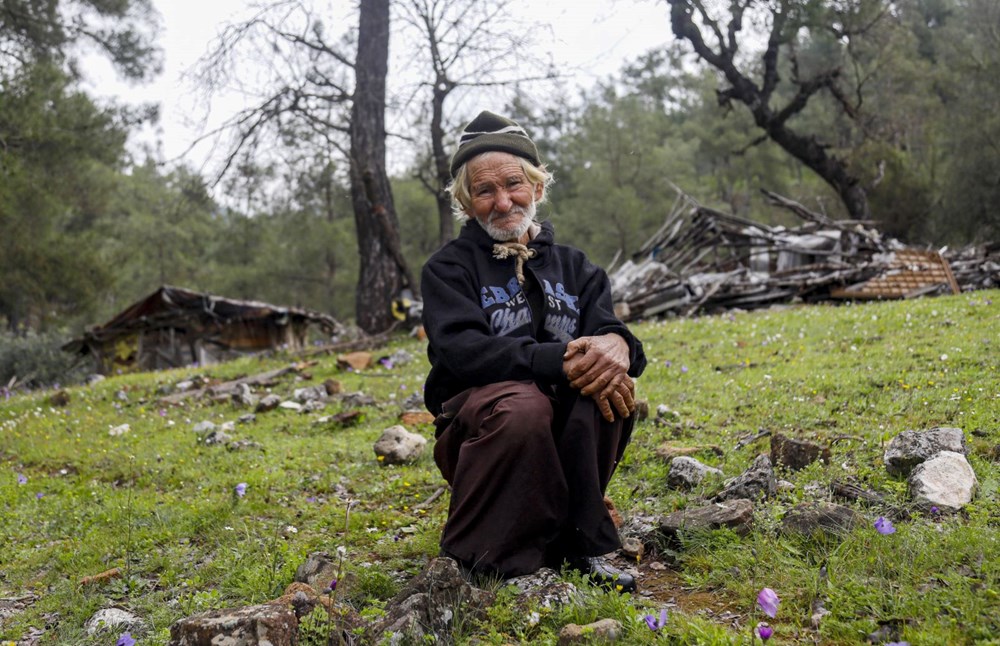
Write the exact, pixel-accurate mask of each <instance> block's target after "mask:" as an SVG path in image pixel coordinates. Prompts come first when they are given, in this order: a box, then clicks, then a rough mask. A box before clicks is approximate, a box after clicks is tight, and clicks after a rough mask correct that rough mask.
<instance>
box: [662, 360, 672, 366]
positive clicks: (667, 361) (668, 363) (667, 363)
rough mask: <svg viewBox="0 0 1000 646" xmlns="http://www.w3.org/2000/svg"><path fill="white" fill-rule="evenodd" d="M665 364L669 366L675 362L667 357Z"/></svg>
mask: <svg viewBox="0 0 1000 646" xmlns="http://www.w3.org/2000/svg"><path fill="white" fill-rule="evenodd" d="M663 365H664V366H666V367H668V368H669V367H670V366H672V365H674V362H673V361H671V360H670V359H667V360H666V361H664V362H663Z"/></svg>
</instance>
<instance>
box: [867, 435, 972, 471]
mask: <svg viewBox="0 0 1000 646" xmlns="http://www.w3.org/2000/svg"><path fill="white" fill-rule="evenodd" d="M941 451H951V452H953V453H961V454H962V455H965V454H966V452H967V451H966V448H965V435H964V434H963V433H962V429H960V428H945V427H935V428H932V429H930V430H929V431H903V432H902V433H900V434H899V435H897V436H896V437H894V438H892V441H891V442H889V445H888V446H887V447H886V448H885V453H884V455H883V459H884V460H885V467H886V470H887V471H888V472H889V473H890V474H891V475H894V476H906V475H909V473H910V471H912V470H913V467H915V466H917V465H918V464H920V463H921V462H923V461H924V460H927V459H928V458H930V457H931V456H933V455H935V454H937V453H940V452H941Z"/></svg>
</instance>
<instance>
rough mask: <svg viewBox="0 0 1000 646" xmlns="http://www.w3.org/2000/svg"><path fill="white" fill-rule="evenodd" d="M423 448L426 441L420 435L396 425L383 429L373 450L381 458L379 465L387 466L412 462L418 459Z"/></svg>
mask: <svg viewBox="0 0 1000 646" xmlns="http://www.w3.org/2000/svg"><path fill="white" fill-rule="evenodd" d="M425 446H427V439H426V438H424V437H423V436H422V435H418V434H416V433H410V432H409V431H407V430H406V429H405V428H403V427H402V426H399V425H396V426H390V427H389V428H387V429H385V431H383V432H382V437H380V438H379V439H378V441H376V442H375V446H374V447H373V448H374V450H375V455H377V456H379V457H381V458H382V460H381V463H382V464H383V465H387V464H405V463H407V462H413V461H414V460H416V459H417V458H419V457H420V455H421V454H422V453H423V451H424V447H425Z"/></svg>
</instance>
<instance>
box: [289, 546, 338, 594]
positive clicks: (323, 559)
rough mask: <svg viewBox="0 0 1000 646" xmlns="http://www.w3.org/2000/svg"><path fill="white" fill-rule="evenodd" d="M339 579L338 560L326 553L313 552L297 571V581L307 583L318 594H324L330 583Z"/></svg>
mask: <svg viewBox="0 0 1000 646" xmlns="http://www.w3.org/2000/svg"><path fill="white" fill-rule="evenodd" d="M335 578H337V560H336V558H334V557H333V556H330V555H329V554H328V553H326V552H313V553H312V554H310V555H309V556H308V557H307V558H306V560H305V562H304V563H302V565H300V566H299V567H298V569H297V570H295V579H294V580H295V581H298V582H299V583H305V584H307V585H309V586H311V587H312V589H313V590H316V591H317V592H323V591H325V590H326V589H327V586H329V585H330V581H332V580H333V579H335Z"/></svg>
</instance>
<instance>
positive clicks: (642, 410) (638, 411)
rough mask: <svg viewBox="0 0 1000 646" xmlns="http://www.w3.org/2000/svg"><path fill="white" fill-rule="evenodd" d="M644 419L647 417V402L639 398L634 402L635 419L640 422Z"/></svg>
mask: <svg viewBox="0 0 1000 646" xmlns="http://www.w3.org/2000/svg"><path fill="white" fill-rule="evenodd" d="M646 419H649V402H648V401H646V400H645V399H640V400H638V401H636V402H635V420H636V421H637V422H641V421H643V420H646Z"/></svg>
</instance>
